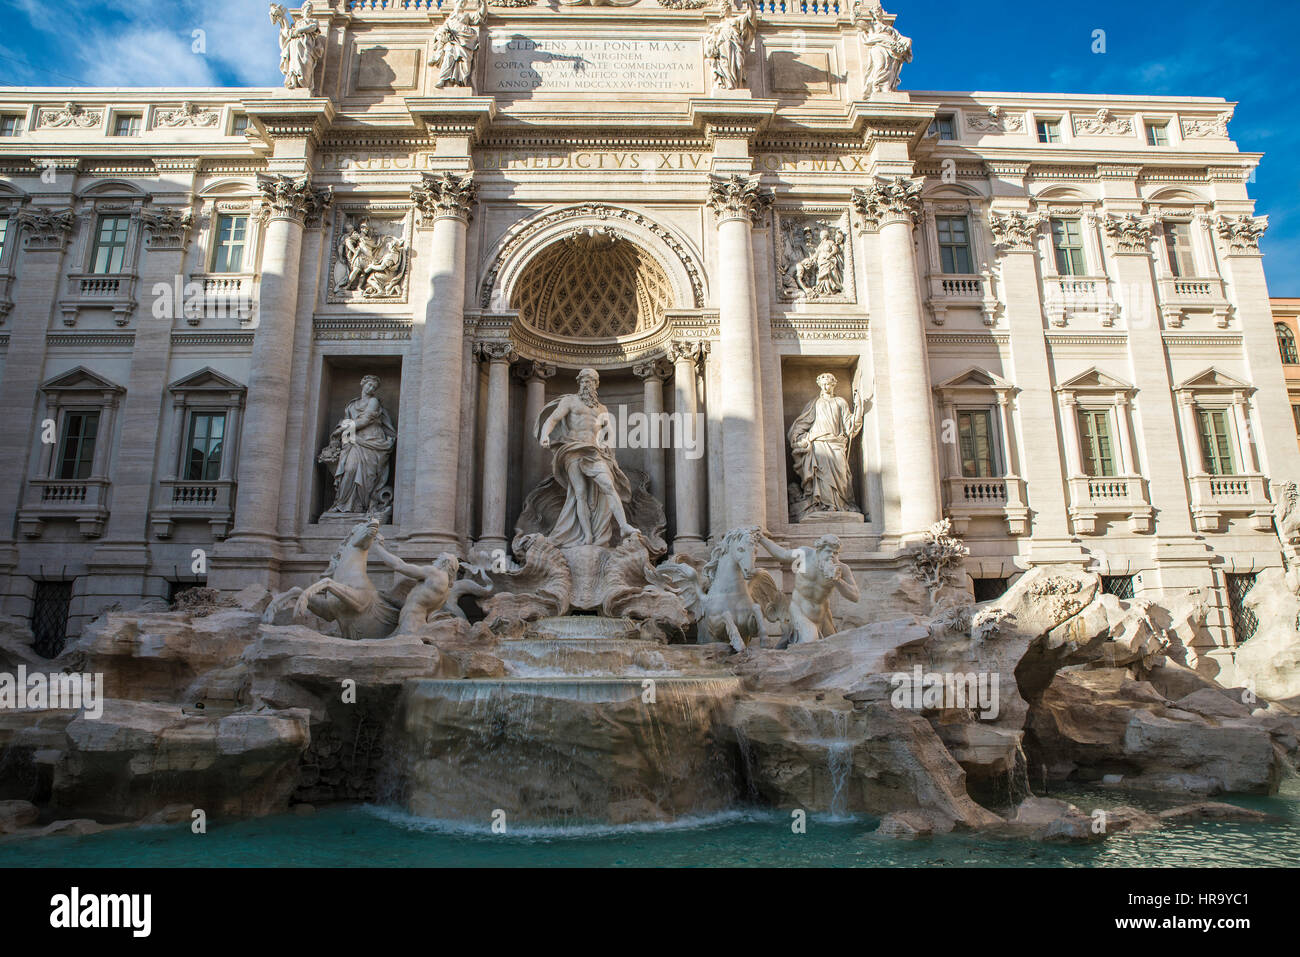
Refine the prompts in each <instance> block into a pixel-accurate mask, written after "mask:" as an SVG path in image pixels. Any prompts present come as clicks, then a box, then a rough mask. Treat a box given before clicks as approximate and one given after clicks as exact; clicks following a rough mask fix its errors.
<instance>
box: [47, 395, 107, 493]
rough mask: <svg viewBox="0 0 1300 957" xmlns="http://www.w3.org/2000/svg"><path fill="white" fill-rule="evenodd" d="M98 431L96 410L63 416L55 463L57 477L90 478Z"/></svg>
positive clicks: (71, 478)
mask: <svg viewBox="0 0 1300 957" xmlns="http://www.w3.org/2000/svg"><path fill="white" fill-rule="evenodd" d="M98 432H99V413H98V412H71V411H70V412H68V413H66V414H65V415H64V416H63V438H62V441H61V442H60V444H59V458H58V461H57V462H56V463H55V475H54V477H55V478H57V479H63V480H65V481H76V480H78V479H88V478H90V475H91V472H92V471H93V469H94V467H95V438H96V436H97V434H98Z"/></svg>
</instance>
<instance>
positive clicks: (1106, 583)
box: [1101, 575, 1133, 601]
mask: <svg viewBox="0 0 1300 957" xmlns="http://www.w3.org/2000/svg"><path fill="white" fill-rule="evenodd" d="M1101 590H1102V591H1103V592H1105V593H1106V594H1107V595H1114V596H1115V597H1116V598H1120V599H1122V600H1124V601H1128V600H1129V599H1131V598H1132V597H1133V576H1132V575H1102V576H1101Z"/></svg>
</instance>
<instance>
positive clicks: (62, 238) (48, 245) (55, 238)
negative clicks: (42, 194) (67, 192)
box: [15, 206, 77, 250]
mask: <svg viewBox="0 0 1300 957" xmlns="http://www.w3.org/2000/svg"><path fill="white" fill-rule="evenodd" d="M15 218H16V220H17V222H18V225H19V226H22V227H24V229H25V230H26V232H27V242H26V245H25V246H24V247H23V248H24V249H33V250H42V249H53V250H59V249H62V248H63V247H64V246H66V245H67V242H68V237H69V236H70V235H71V233H72V227H73V225H74V224H75V223H76V221H77V217H76V215H75V214H74V213H73V212H72V210H70V209H60V210H52V209H49V208H46V207H39V206H36V207H32V206H29V207H27V208H26V209H22V210H19V212H18V215H17V216H16V217H15Z"/></svg>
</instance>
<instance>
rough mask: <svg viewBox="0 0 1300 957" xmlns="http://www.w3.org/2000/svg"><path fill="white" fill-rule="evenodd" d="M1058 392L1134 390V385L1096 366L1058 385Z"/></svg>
mask: <svg viewBox="0 0 1300 957" xmlns="http://www.w3.org/2000/svg"><path fill="white" fill-rule="evenodd" d="M1057 391H1058V392H1132V391H1134V387H1133V386H1132V385H1131V384H1129V383H1127V382H1125V381H1124V380H1123V379H1117V378H1115V377H1114V376H1113V375H1110V374H1108V373H1105V372H1102V371H1101V370H1100V369H1098V368H1096V367H1095V366H1094V367H1093V368H1091V369H1088V370H1087V371H1086V372H1080V373H1079V374H1078V375H1076V376H1073V377H1072V378H1070V379H1067V380H1066V381H1065V382H1062V383H1061V384H1060V385H1059V386H1057Z"/></svg>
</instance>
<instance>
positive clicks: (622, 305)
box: [510, 229, 674, 339]
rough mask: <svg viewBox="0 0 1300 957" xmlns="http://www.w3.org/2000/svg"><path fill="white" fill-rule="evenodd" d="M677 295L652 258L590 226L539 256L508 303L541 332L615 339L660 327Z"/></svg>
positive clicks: (526, 271)
mask: <svg viewBox="0 0 1300 957" xmlns="http://www.w3.org/2000/svg"><path fill="white" fill-rule="evenodd" d="M673 298H674V294H673V285H672V282H671V281H670V279H669V278H668V274H667V273H666V272H664V269H663V267H662V266H661V265H660V264H659V261H658V260H657V259H656V258H655V257H654V256H652V255H651V254H650V253H648V252H646V251H645V250H644V249H642V248H641V247H640V246H638V245H636V244H635V243H633V242H630V241H629V240H627V239H625V238H623V237H621V236H619V235H617V234H615V233H612V232H607V231H603V230H600V229H591V230H584V231H583V232H580V233H578V234H576V235H573V236H569V237H567V238H565V239H564V240H562V241H561V242H558V243H555V244H553V245H552V246H550V247H549V248H547V249H545V250H543V251H542V252H541V253H540V254H539V255H538V256H536V257H535V258H534V259H533V260H532V261H531V262H530V263H529V264H528V265H527V266H526V267H525V269H524V271H523V273H522V274H521V275H520V277H519V282H518V284H517V285H516V287H515V292H514V296H513V297H512V300H511V303H510V304H511V307H512V308H514V309H517V310H518V312H519V319H520V321H521V322H523V323H524V324H525V325H527V326H528V327H529V328H531V329H532V330H534V331H535V332H537V333H540V334H541V335H543V336H548V337H550V336H556V337H560V338H565V339H616V338H622V337H625V336H636V335H639V334H643V333H646V332H650V331H652V330H654V329H657V328H659V327H660V326H661V325H662V324H663V323H664V321H665V318H664V313H665V311H666V310H667V309H670V308H672V306H673Z"/></svg>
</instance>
